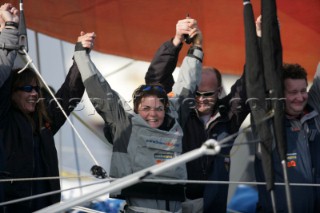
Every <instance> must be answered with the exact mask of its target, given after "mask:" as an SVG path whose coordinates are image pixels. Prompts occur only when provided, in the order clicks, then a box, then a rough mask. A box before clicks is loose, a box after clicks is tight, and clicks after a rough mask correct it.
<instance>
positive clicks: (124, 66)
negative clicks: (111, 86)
mask: <svg viewBox="0 0 320 213" xmlns="http://www.w3.org/2000/svg"><path fill="white" fill-rule="evenodd" d="M135 62H137V61H136V60H134V59H132V61H130V62H128V63H127V64H125V65H123V66H122V67H120V68H118V69H116V70H114V71H112V72H111V73H109V74H107V75H105V76H104V77H105V78H107V77H109V76H111V75H114V74H116V73H117V72H120V71H122V70H123V69H125V68H127V67H129V66H131V65H132V64H133V63H135Z"/></svg>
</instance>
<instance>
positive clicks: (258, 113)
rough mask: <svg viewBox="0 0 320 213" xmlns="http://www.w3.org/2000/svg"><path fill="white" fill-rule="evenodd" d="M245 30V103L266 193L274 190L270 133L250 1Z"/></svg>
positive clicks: (245, 4)
mask: <svg viewBox="0 0 320 213" xmlns="http://www.w3.org/2000/svg"><path fill="white" fill-rule="evenodd" d="M243 4H244V27H245V40H246V65H245V66H246V67H245V72H246V73H245V76H246V89H247V97H248V102H249V104H250V108H251V119H252V122H253V124H256V126H255V128H254V129H253V130H254V133H255V135H259V139H260V140H261V143H260V144H261V153H262V156H261V157H262V165H263V171H264V174H265V178H266V182H267V190H269V191H270V190H272V188H273V186H274V175H273V164H272V142H273V137H272V132H271V130H270V121H269V120H267V119H265V118H266V117H267V113H268V107H267V104H266V98H267V96H266V84H265V78H264V72H263V64H262V56H261V51H260V48H259V41H258V38H257V35H256V26H255V20H254V15H253V11H252V5H251V3H250V1H249V0H244V2H243Z"/></svg>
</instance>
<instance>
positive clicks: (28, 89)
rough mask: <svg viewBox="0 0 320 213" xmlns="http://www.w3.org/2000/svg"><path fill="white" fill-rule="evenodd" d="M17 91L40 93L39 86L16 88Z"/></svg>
mask: <svg viewBox="0 0 320 213" xmlns="http://www.w3.org/2000/svg"><path fill="white" fill-rule="evenodd" d="M17 90H20V91H24V92H32V90H35V91H36V92H37V93H39V91H40V87H39V86H32V85H25V86H22V87H17Z"/></svg>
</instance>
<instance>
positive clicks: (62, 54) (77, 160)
mask: <svg viewBox="0 0 320 213" xmlns="http://www.w3.org/2000/svg"><path fill="white" fill-rule="evenodd" d="M59 44H60V51H61V56H62V57H61V60H62V64H63V66H65V64H66V62H65V55H64V51H63V43H62V41H61V40H60V42H59ZM62 70H64V69H62ZM64 73H65V72H64ZM66 76H67V74H66V73H65V75H64V77H65V78H66ZM70 119H71V121H72V122H74V120H73V117H72V116H71V117H70ZM71 134H72V142H73V149H74V156H75V161H76V168H77V170H76V171H77V175H78V176H80V163H79V155H78V146H77V143H76V137H75V134H74V132H73V131H72V132H71ZM61 146H62V143H61ZM60 154H62V152H61V153H60ZM78 184H79V185H80V186H81V184H82V183H81V179H80V178H78ZM80 193H81V195H82V193H83V192H82V188H80Z"/></svg>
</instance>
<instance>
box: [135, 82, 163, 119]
mask: <svg viewBox="0 0 320 213" xmlns="http://www.w3.org/2000/svg"><path fill="white" fill-rule="evenodd" d="M150 95H154V96H157V97H158V98H159V99H160V101H161V103H163V105H164V107H165V109H167V107H168V103H169V99H168V96H167V92H166V91H165V90H164V88H163V87H162V85H161V84H148V85H141V86H139V87H138V88H137V89H136V90H135V91H134V92H133V94H132V98H133V110H134V112H135V113H138V108H139V105H140V103H141V99H142V98H143V97H146V96H150Z"/></svg>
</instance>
